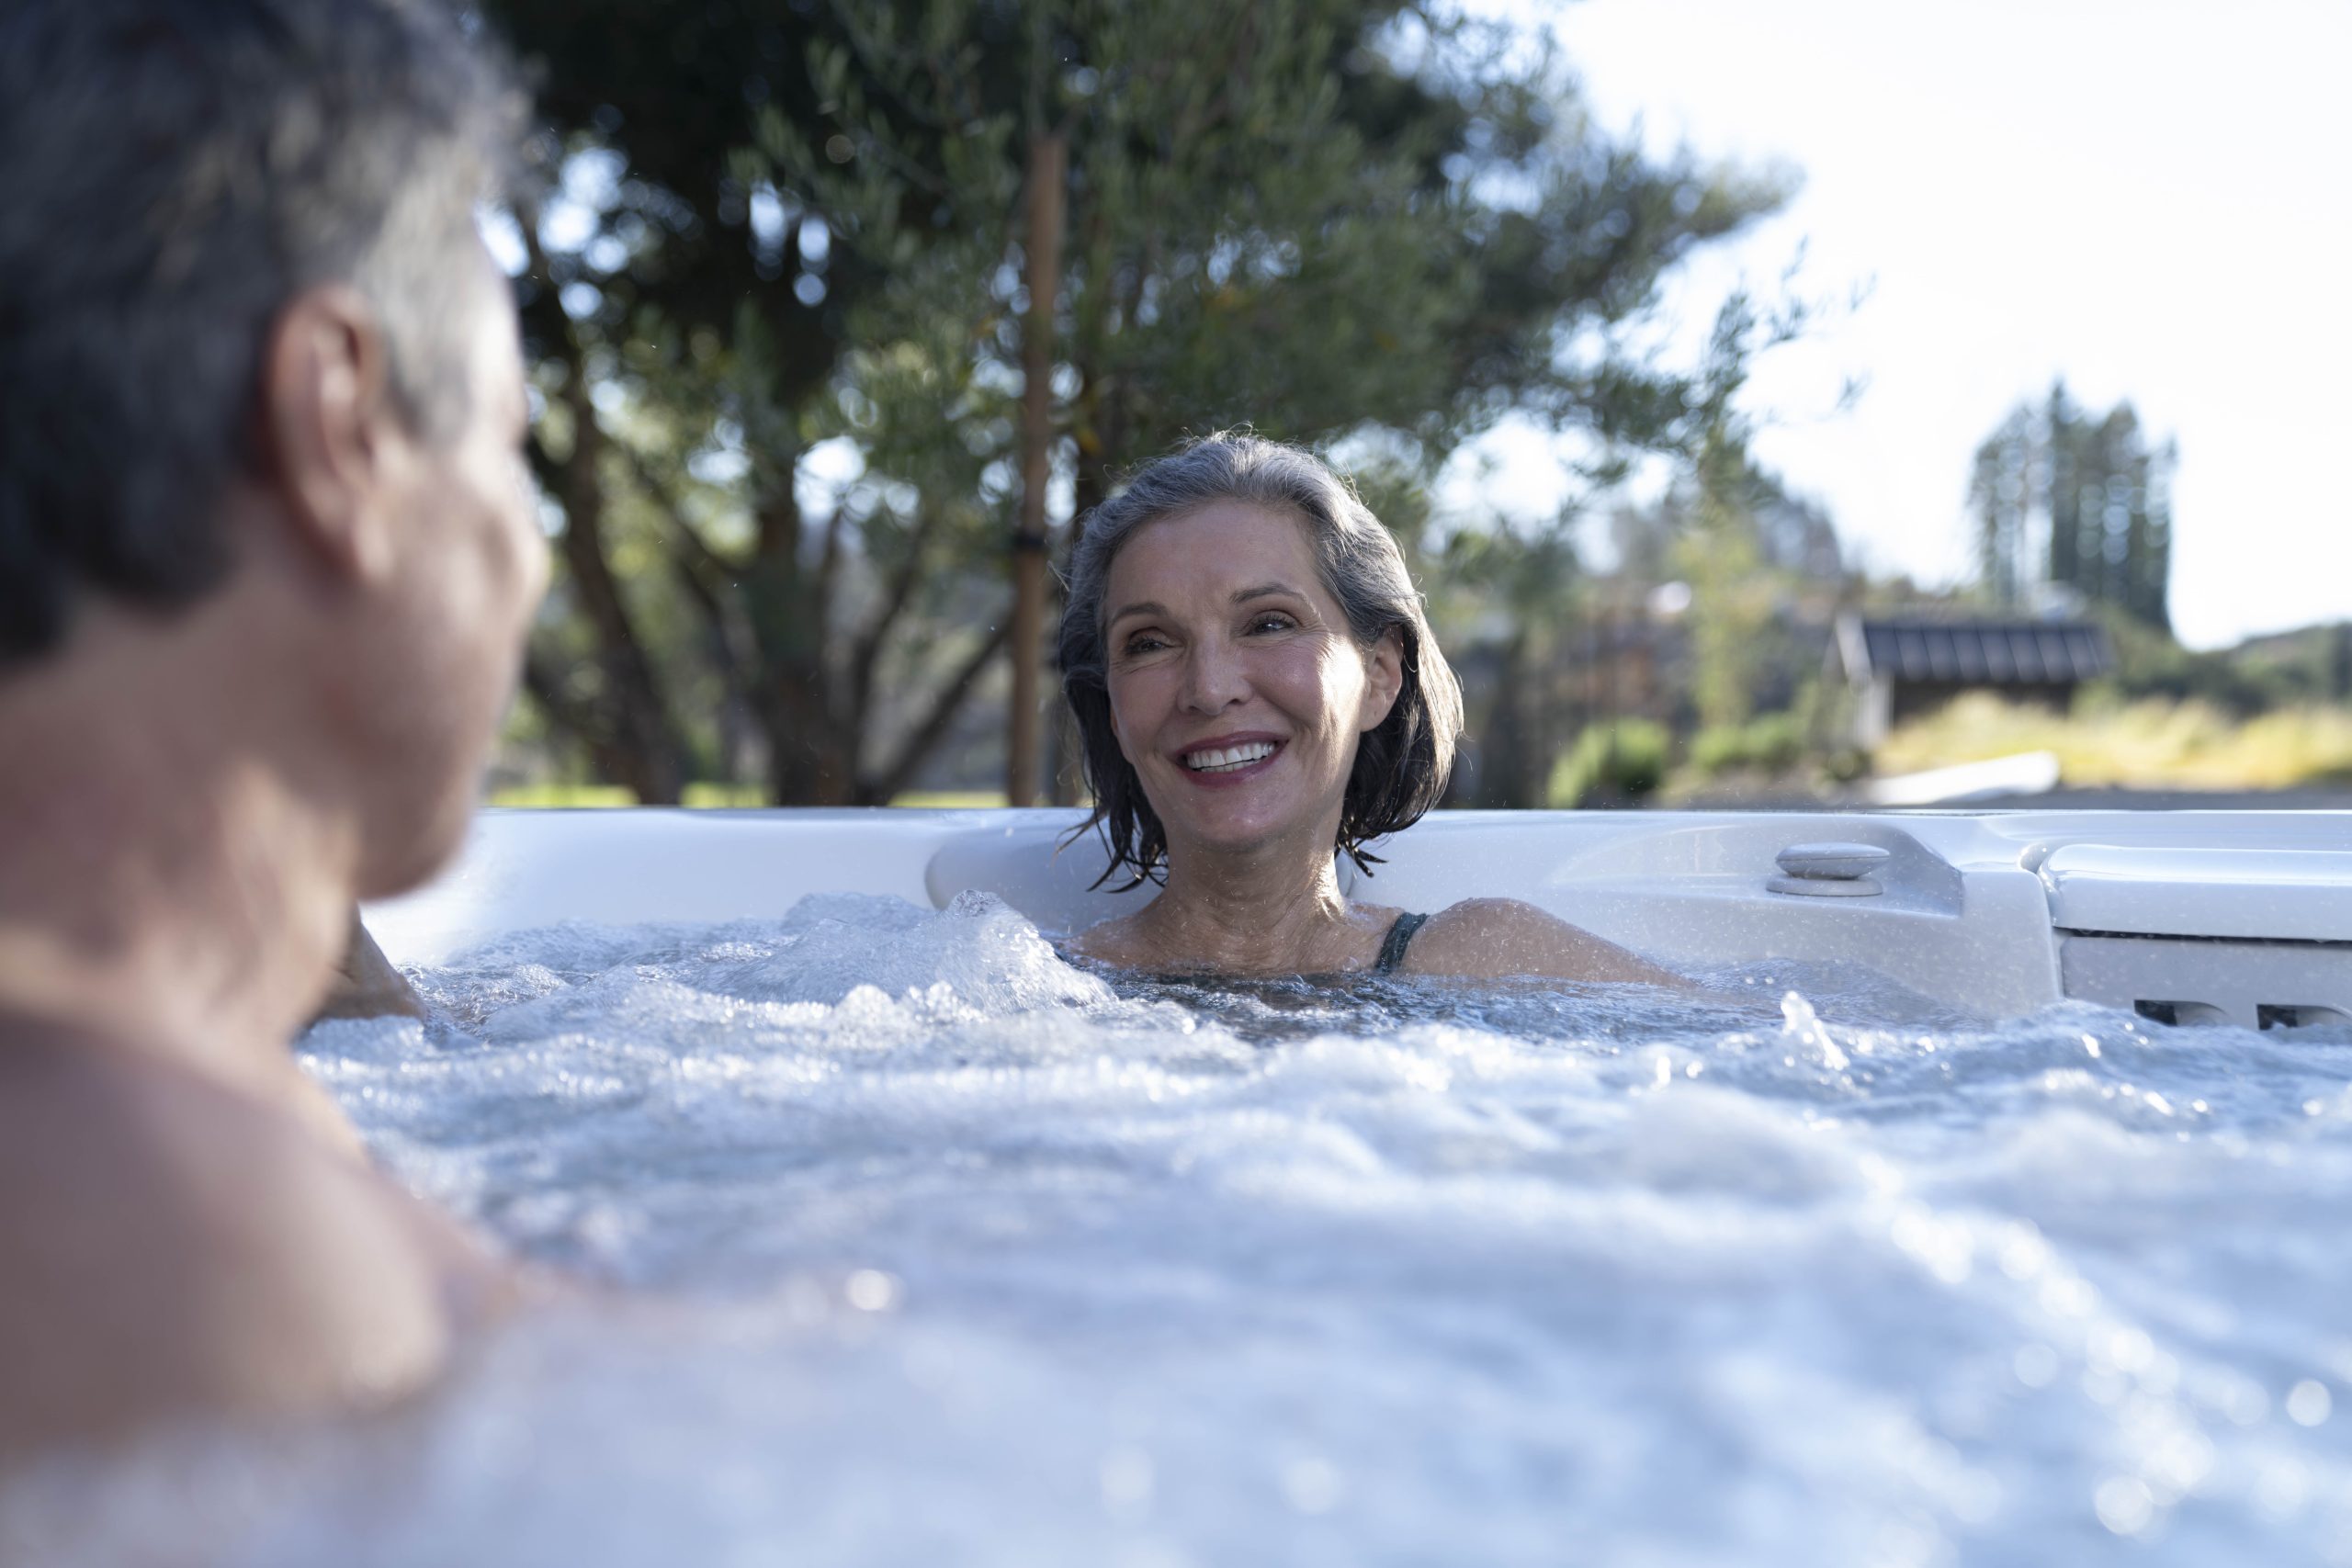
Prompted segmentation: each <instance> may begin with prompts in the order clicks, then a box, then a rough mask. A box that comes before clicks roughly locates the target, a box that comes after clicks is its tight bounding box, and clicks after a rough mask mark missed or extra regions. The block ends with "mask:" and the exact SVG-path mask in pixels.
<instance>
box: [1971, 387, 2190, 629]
mask: <svg viewBox="0 0 2352 1568" xmlns="http://www.w3.org/2000/svg"><path fill="white" fill-rule="evenodd" d="M2176 464H2177V450H2176V448H2175V446H2174V445H2173V443H2171V442H2170V441H2166V442H2165V443H2164V444H2163V445H2162V446H2154V447H2151V446H2150V445H2149V444H2148V439H2147V436H2146V434H2144V433H2143V430H2142V429H2141V426H2140V420H2139V416H2138V415H2137V414H2135V413H2134V412H2132V409H2131V404H2130V403H2128V402H2122V403H2118V404H2117V405H2116V406H2115V407H2114V408H2112V409H2110V410H2109V411H2108V412H2106V413H2104V414H2098V413H2094V412H2091V411H2088V410H2086V409H2080V408H2077V407H2076V406H2075V402H2074V400H2073V399H2071V398H2070V397H2068V396H2067V394H2066V389H2065V386H2064V383H2063V382H2062V383H2058V384H2056V385H2053V386H2052V388H2051V389H2050V396H2049V397H2048V398H2047V399H2046V400H2043V401H2041V403H2038V404H2036V403H2030V402H2026V403H2019V404H2018V406H2017V407H2016V408H2015V409H2013V410H2011V411H2010V412H2009V414H2008V416H2007V418H2006V419H2004V420H2003V421H2002V422H2001V423H2000V425H1999V426H1998V427H1997V428H1996V429H1995V431H1994V432H1993V434H1991V435H1989V436H1987V437H1986V438H1985V442H1984V444H1983V445H1982V446H1978V447H1977V449H1976V458H1975V465H1974V468H1973V473H1972V476H1971V479H1970V484H1969V492H1968V493H1969V506H1970V510H1971V512H1972V513H1973V515H1974V519H1975V526H1976V557H1977V574H1978V580H1979V581H1980V583H1981V584H1982V585H1983V587H1984V589H1985V592H1986V593H1987V594H1988V595H1989V597H1990V598H1991V599H1992V601H1993V602H1994V603H1995V604H1997V605H2001V606H2003V607H2014V606H2017V605H2018V604H2023V603H2024V602H2025V601H2026V600H2027V599H2028V598H2029V597H2030V592H2031V590H2032V589H2033V588H2034V586H2035V585H2036V584H2037V583H2050V584H2053V585H2056V586H2058V587H2060V588H2063V589H2065V590H2068V591H2070V592H2072V593H2074V594H2075V596H2077V597H2078V598H2079V599H2081V600H2082V601H2083V602H2084V603H2085V604H2098V605H2111V606H2113V607H2115V608H2117V609H2120V610H2121V611H2123V612H2125V613H2126V614H2128V615H2131V616H2132V617H2134V618H2135V619H2137V620H2139V621H2141V622H2143V623H2144V624H2145V625H2147V626H2153V627H2155V628H2156V629H2158V630H2160V631H2161V630H2167V629H2169V628H2170V626H2171V625H2172V615H2171V612H2170V610H2169V608H2168V607H2167V605H2166V603H2165V594H2166V590H2167V586H2168V583H2169V581H2170V579H2171V575H2172V474H2173V469H2174V467H2175V466H2176ZM2037 541H2038V547H2037Z"/></svg>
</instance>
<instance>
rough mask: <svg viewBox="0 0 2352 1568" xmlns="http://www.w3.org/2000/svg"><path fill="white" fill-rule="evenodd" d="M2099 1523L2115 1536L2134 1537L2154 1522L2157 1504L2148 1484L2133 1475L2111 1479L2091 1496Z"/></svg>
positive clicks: (2100, 1485) (2103, 1483)
mask: <svg viewBox="0 0 2352 1568" xmlns="http://www.w3.org/2000/svg"><path fill="white" fill-rule="evenodd" d="M2092 1505H2093V1506H2094V1507H2096V1508H2097V1509H2098V1522H2099V1523H2101V1524H2103V1525H2105V1526H2106V1527H2107V1528H2108V1529H2111V1530H2113V1531H2114V1532H2115V1533H2116V1534H2117V1535H2130V1536H2136V1535H2138V1534H2140V1533H2141V1532H2142V1531H2143V1530H2145V1529H2147V1528H2148V1527H2149V1526H2150V1525H2152V1524H2154V1522H2155V1518H2156V1503H2155V1499H2154V1497H2153V1496H2152V1495H2150V1494H2149V1492H2148V1483H2146V1482H2144V1481H2143V1480H2141V1479H2140V1478H2139V1477H2138V1476H2136V1475H2118V1476H2112V1477H2110V1478H2109V1479H2108V1480H2106V1481H2104V1482H2102V1483H2099V1488H2098V1492H2097V1493H2096V1494H2095V1495H2093V1497H2092Z"/></svg>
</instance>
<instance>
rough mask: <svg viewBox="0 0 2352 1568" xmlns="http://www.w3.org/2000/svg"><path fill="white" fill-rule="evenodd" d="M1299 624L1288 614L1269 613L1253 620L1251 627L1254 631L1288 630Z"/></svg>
mask: <svg viewBox="0 0 2352 1568" xmlns="http://www.w3.org/2000/svg"><path fill="white" fill-rule="evenodd" d="M1297 624H1298V623H1297V622H1296V621H1294V620H1292V619H1291V618H1290V617H1289V616H1288V615H1261V616H1259V617H1258V618H1257V619H1256V620H1254V621H1251V622H1250V630H1251V631H1253V632H1286V631H1288V630H1290V629H1291V628H1292V627H1293V626H1296V625H1297Z"/></svg>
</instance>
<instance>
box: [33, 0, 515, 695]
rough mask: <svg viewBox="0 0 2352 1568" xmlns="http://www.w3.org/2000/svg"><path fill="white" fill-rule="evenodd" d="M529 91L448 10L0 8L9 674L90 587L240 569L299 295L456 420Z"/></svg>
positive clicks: (427, 404) (182, 599) (63, 622)
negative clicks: (483, 257)
mask: <svg viewBox="0 0 2352 1568" xmlns="http://www.w3.org/2000/svg"><path fill="white" fill-rule="evenodd" d="M521 109H522V103H521V98H520V96H519V94H517V93H516V92H515V90H514V89H513V87H512V85H511V78H510V77H509V75H508V73H506V72H505V70H504V69H503V64H502V62H500V61H499V59H498V58H497V57H495V56H494V55H493V54H492V53H491V52H489V51H485V50H484V49H483V48H481V47H480V46H479V45H478V43H477V42H476V41H475V40H471V39H469V38H468V37H467V36H466V34H465V32H464V31H463V30H462V29H461V28H460V27H459V25H458V22H457V20H456V19H455V17H452V16H451V15H450V13H449V12H447V10H446V9H444V8H443V7H442V6H440V5H439V4H438V3H437V0H9V4H8V6H7V7H6V13H5V15H0V668H5V667H6V663H7V662H9V661H10V660H24V659H28V658H30V657H33V656H36V655H39V654H40V653H43V652H46V651H48V650H50V649H53V648H54V647H56V646H57V645H58V644H59V643H60V642H62V640H63V638H64V637H65V635H66V632H67V630H68V627H69V626H70V624H71V620H72V616H73V613H74V604H75V603H76V602H77V600H78V599H79V598H80V597H81V595H83V594H84V593H85V592H100V593H105V594H108V595H111V596H114V597H116V598H119V599H121V600H124V601H127V602H130V603H135V604H142V605H147V606H151V607H154V608H157V609H168V608H170V607H173V606H175V605H178V604H185V603H187V602H188V601H190V600H193V599H195V598H197V597H198V596H200V595H201V594H202V593H203V592H205V591H207V590H208V589H209V588H210V587H211V586H212V585H213V584H214V583H215V582H217V581H219V580H220V578H221V577H222V576H223V575H224V574H225V573H226V571H227V570H228V569H229V567H230V565H231V564H232V563H231V562H230V561H229V559H228V551H227V548H226V546H225V543H224V541H223V539H222V538H221V536H220V528H219V526H218V524H217V520H216V518H215V515H214V513H215V511H216V506H217V502H218V501H219V498H220V494H221V492H222V491H223V490H224V489H225V488H226V487H227V485H228V484H229V482H230V480H231V479H232V478H233V477H234V476H235V475H236V474H237V472H238V471H239V470H240V469H241V468H243V469H249V468H251V467H252V466H253V465H254V462H255V460H256V457H257V454H256V451H255V449H254V415H255V412H256V411H255V405H254V396H255V389H256V378H257V375H258V367H259V362H260V355H261V353H262V349H263V345H264V344H265V342H266V338H267V336H268V333H269V330H270V326H271V324H272V322H273V321H275V320H276V319H277V314H278V312H279V311H280V310H283V309H284V307H285V306H286V304H287V303H288V301H289V300H290V299H293V298H294V297H295V296H296V295H298V294H299V293H300V292H301V291H302V290H304V289H306V288H313V287H316V286H318V285H321V284H324V283H329V282H343V283H347V284H350V285H352V286H354V287H355V288H357V289H359V290H360V292H362V293H363V294H365V295H366V296H367V297H368V299H369V301H370V303H371V304H373V305H374V307H375V308H376V310H377V311H378V312H379V317H380V319H381V321H382V322H383V326H384V333H385V338H386V350H387V357H388V360H389V365H390V378H391V391H392V395H393V397H394V399H395V400H396V406H397V407H398V408H399V410H400V412H401V413H402V415H403V416H404V417H405V418H406V419H407V421H408V422H409V423H410V424H411V425H412V426H413V428H414V429H415V430H416V431H417V432H418V434H420V436H421V437H423V438H425V439H429V440H432V441H435V442H436V443H438V442H442V441H446V440H447V439H448V438H449V437H451V436H452V435H454V434H456V433H457V432H458V430H459V429H461V428H462V427H463V425H464V423H465V421H466V419H467V417H468V415H469V408H468V406H467V399H466V382H465V367H466V363H467V360H466V349H467V345H466V344H465V343H464V341H463V340H462V339H461V338H460V337H458V334H457V333H454V332H452V331H451V330H450V323H451V322H452V321H463V320H465V319H466V314H465V313H464V312H462V311H460V310H456V309H454V308H453V306H454V304H455V302H456V299H457V297H458V296H461V295H462V293H463V291H464V290H466V289H468V288H478V287H481V285H480V283H479V282H478V281H476V276H475V275H474V274H472V273H470V272H469V270H468V269H467V267H466V265H465V258H466V254H467V252H466V247H469V246H478V245H479V243H480V242H479V240H478V239H476V237H475V231H474V228H473V213H474V207H475V203H476V202H477V201H479V200H481V199H483V198H485V197H492V196H494V195H496V194H498V192H499V191H500V189H501V188H502V187H503V183H504V181H505V180H506V179H507V178H508V177H509V176H510V175H512V173H513V172H514V168H515V164H514V161H513V155H512V154H513V150H514V149H515V147H516V145H517V144H518V143H517V132H518V131H519V129H520V126H521V120H522V114H521Z"/></svg>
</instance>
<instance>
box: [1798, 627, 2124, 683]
mask: <svg viewBox="0 0 2352 1568" xmlns="http://www.w3.org/2000/svg"><path fill="white" fill-rule="evenodd" d="M1857 631H1859V635H1855V634H1856V632H1857ZM1838 644H1839V648H1840V649H1841V651H1842V653H1843V655H1844V657H1845V660H1846V662H1847V675H1848V677H1849V679H1852V680H1856V681H1861V680H1867V679H1868V678H1869V677H1871V675H1873V674H1877V675H1885V676H1889V677H1892V678H1893V679H1894V680H1897V681H1935V682H1947V683H1952V684H1958V685H1965V686H2040V685H2053V684H2072V683H2074V682H2078V681H2087V680H2090V679H2092V678H2093V677H2094V676H2098V675H2104V674H2106V673H2107V672H2108V671H2109V670H2110V669H2112V668H2114V664H2115V657H2114V655H2113V653H2112V652H2111V651H2110V650H2109V648H2108V642H2107V631H2106V629H2105V628H2104V627H2102V626H2098V625H2095V624H2093V623H2091V622H2088V621H1862V622H1860V623H1859V626H1855V627H1849V628H1848V631H1847V635H1846V636H1843V637H1839V639H1838ZM1857 645H1859V646H1857ZM1858 655H1859V657H1860V660H1862V662H1863V667H1862V668H1860V669H1856V668H1855V667H1854V665H1855V661H1856V659H1857V656H1858Z"/></svg>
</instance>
